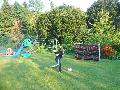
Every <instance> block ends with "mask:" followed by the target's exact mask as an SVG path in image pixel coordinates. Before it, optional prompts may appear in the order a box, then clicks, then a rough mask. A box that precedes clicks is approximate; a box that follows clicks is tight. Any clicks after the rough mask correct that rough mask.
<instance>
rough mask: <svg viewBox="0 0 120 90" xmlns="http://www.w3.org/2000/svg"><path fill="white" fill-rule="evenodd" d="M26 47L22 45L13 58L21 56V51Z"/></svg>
mask: <svg viewBox="0 0 120 90" xmlns="http://www.w3.org/2000/svg"><path fill="white" fill-rule="evenodd" d="M23 48H24V46H23V43H22V44H21V46H20V48H19V49H18V50H17V52H16V53H15V54H14V55H13V56H12V57H17V56H18V55H20V53H21V51H22V50H23Z"/></svg>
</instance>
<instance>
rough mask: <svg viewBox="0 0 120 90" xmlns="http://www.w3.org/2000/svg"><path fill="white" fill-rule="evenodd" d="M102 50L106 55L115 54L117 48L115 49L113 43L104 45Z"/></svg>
mask: <svg viewBox="0 0 120 90" xmlns="http://www.w3.org/2000/svg"><path fill="white" fill-rule="evenodd" d="M101 52H102V54H103V55H104V56H114V55H115V54H116V51H115V49H113V48H112V46H111V45H103V46H102V48H101Z"/></svg>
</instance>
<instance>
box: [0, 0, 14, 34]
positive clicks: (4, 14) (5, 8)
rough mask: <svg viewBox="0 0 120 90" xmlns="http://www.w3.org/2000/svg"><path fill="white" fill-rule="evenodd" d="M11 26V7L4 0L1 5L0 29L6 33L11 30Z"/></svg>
mask: <svg viewBox="0 0 120 90" xmlns="http://www.w3.org/2000/svg"><path fill="white" fill-rule="evenodd" d="M12 26H13V15H12V8H11V6H10V5H9V3H8V1H7V0H4V3H3V5H2V7H1V18H0V31H1V32H3V33H7V34H8V33H9V32H10V31H11V27H12Z"/></svg>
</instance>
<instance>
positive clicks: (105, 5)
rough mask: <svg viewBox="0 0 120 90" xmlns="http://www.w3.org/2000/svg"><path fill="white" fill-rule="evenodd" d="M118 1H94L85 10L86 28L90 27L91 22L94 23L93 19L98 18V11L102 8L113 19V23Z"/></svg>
mask: <svg viewBox="0 0 120 90" xmlns="http://www.w3.org/2000/svg"><path fill="white" fill-rule="evenodd" d="M118 1H119V0H98V1H97V2H94V3H93V5H91V7H90V8H89V9H88V10H87V25H88V28H92V26H93V25H92V24H94V22H95V21H94V20H95V19H98V20H99V18H100V17H98V16H99V15H98V13H99V12H100V11H101V10H102V9H104V10H106V11H108V12H109V15H110V17H111V19H112V21H113V25H115V22H116V14H117V11H118Z"/></svg>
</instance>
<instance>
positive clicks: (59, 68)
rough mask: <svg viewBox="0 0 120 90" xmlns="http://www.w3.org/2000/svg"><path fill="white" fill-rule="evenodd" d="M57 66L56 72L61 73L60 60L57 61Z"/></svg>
mask: <svg viewBox="0 0 120 90" xmlns="http://www.w3.org/2000/svg"><path fill="white" fill-rule="evenodd" d="M57 64H58V70H59V72H61V58H59V59H58V62H57Z"/></svg>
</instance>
